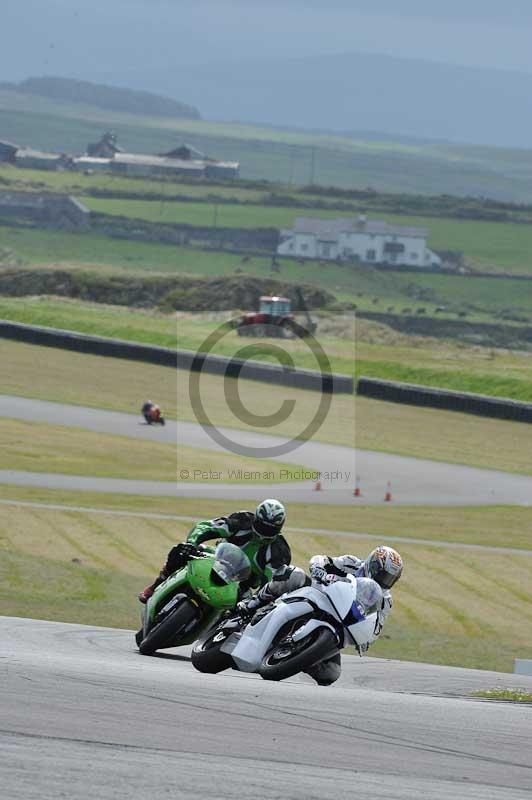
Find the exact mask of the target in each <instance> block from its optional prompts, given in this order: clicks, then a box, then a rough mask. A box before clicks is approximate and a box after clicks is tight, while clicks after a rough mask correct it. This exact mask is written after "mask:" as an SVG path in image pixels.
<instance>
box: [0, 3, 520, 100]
mask: <svg viewBox="0 0 532 800" xmlns="http://www.w3.org/2000/svg"><path fill="white" fill-rule="evenodd" d="M531 34H532V2H530V0H507V2H505V3H501V2H500V0H444V1H443V2H442V0H377V1H376V2H372V3H370V2H368V0H365V1H364V2H361V0H328V2H325V0H2V29H1V36H0V41H1V47H0V76H1V78H2V79H4V80H19V79H21V78H24V77H27V76H28V75H30V74H31V75H42V74H56V75H65V76H70V77H79V78H86V79H89V80H90V79H91V78H92V79H98V80H107V81H108V82H117V83H122V84H124V85H128V84H130V85H138V86H139V88H151V89H154V90H156V89H157V86H154V85H152V83H151V80H152V79H151V78H150V73H151V72H152V68H154V69H153V74H156V73H157V72H158V71H159V70H160V69H162V68H165V67H166V68H167V69H168V70H171V71H174V70H177V69H178V68H179V67H185V66H187V65H190V64H198V63H208V62H210V61H220V60H222V61H225V60H234V59H243V60H247V59H250V58H260V59H264V58H269V57H275V56H279V57H283V58H285V57H287V56H294V57H297V56H307V55H317V54H323V53H340V52H347V51H354V50H358V51H365V52H375V53H386V54H389V55H396V56H409V57H411V58H412V57H414V58H423V59H431V60H436V61H446V62H450V63H457V64H465V65H477V66H491V67H497V68H506V69H508V68H510V69H520V70H525V71H527V72H531V73H532V47H530V42H531ZM183 99H186V98H183Z"/></svg>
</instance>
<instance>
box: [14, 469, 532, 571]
mask: <svg viewBox="0 0 532 800" xmlns="http://www.w3.org/2000/svg"><path fill="white" fill-rule="evenodd" d="M0 499H3V500H8V499H9V500H13V502H14V503H17V502H33V503H43V504H58V505H60V506H75V507H78V506H81V507H83V508H95V509H104V510H105V509H108V510H114V511H120V512H133V513H140V514H143V513H148V514H166V515H171V516H173V515H176V516H183V517H185V518H186V519H187V520H194V519H205V518H207V519H208V518H211V517H217V516H220V514H226V513H229V512H230V511H232V510H234V509H235V508H252V507H253V505H254V501H252V500H249V499H248V500H233V501H230V502H229V501H226V502H224V501H222V500H216V499H207V498H202V499H201V500H199V499H196V498H187V497H175V498H174V497H149V496H141V495H137V496H135V495H120V494H102V493H99V492H72V491H66V490H60V489H46V488H37V487H35V488H34V487H24V486H10V485H6V484H4V485H1V484H0ZM255 499H256V502H257V503H258V502H259V501H260V500H262V499H263V498H262V497H260V496H258V495H257V497H256V498H255ZM287 517H288V523H287V529H286V530H287V533H288V536H289V538H290V539H292V538H293V537H297V536H299V535H300V531H299V530H298V531H297V532H296V531H295V530H294V529H296V528H297V529H307V530H308V529H314V530H316V529H317V530H318V531H319V530H324V531H330V533H331V535H330V537H329V538H328V539H327V540H328V541H332V543H333V544H334V542H335V541H336V535H335V534H336V532H338V531H341V532H351V531H352V532H353V535H357V536H360V535H362V536H363V535H364V534H368V535H371V536H372V537H379V539H382V540H384V539H386V540H387V541H396V540H397V539H398V538H399V539H405V538H407V539H414V540H423V541H424V540H428V541H430V542H431V543H434V544H435V545H437V544H438V543H439V542H448V543H455V544H466V545H480V546H488V547H499V548H516V549H522V550H532V507H530V508H529V507H525V508H523V507H518V506H474V507H470V508H468V507H463V506H458V507H444V506H394V505H393V504H391V505H386V506H363V505H361V506H359V505H356V506H355V503H353V507H350V506H343V505H338V506H334V505H321V504H320V505H311V504H308V503H287ZM329 546H332V545H329ZM420 546H422V545H420ZM462 557H464V558H465V557H469V556H467V554H465V555H463V556H462Z"/></svg>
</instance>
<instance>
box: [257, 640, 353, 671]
mask: <svg viewBox="0 0 532 800" xmlns="http://www.w3.org/2000/svg"><path fill="white" fill-rule="evenodd" d="M307 641H308V644H307V645H305V642H307ZM337 644H338V643H337V640H336V636H335V635H334V633H333V632H332V631H331V630H329V628H317V629H316V630H314V631H312V633H310V634H309V635H308V636H307V637H305V639H303V640H301V641H300V642H292V644H290V643H289V642H288V641H287V643H286V644H284V642H283V640H281V641H278V642H277V643H276V644H275V645H274V646H273V647H271V648H270V649H269V650H268V652H267V653H266V655H265V656H264V658H263V659H262V664H261V666H260V669H259V670H258V672H259V675H260V676H261V678H264V680H265V681H283V680H285V678H292V677H293V676H294V675H297V673H298V672H304V671H305V670H307V669H310V667H312V666H313V665H314V664H316V663H317V662H318V661H321V660H322V659H323V658H325V657H326V656H327V655H329V654H330V653H331V651H333V650H334V648H335V647H337ZM283 648H284V649H285V650H286V649H288V651H290V649H291V648H294V651H295V652H294V653H293V655H288V656H286V657H284V656H283V655H282V651H283Z"/></svg>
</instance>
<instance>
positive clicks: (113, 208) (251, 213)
mask: <svg viewBox="0 0 532 800" xmlns="http://www.w3.org/2000/svg"><path fill="white" fill-rule="evenodd" d="M84 202H85V203H86V205H87V206H88V207H89V208H90V209H92V210H93V211H99V212H101V213H105V214H112V215H118V216H124V217H131V218H133V219H146V220H149V221H151V222H165V223H172V222H174V223H177V222H178V223H185V224H188V225H199V226H212V225H214V224H216V225H218V226H219V227H232V228H291V227H292V225H293V223H294V220H295V218H296V217H300V216H315V217H322V218H324V219H328V218H334V217H340V216H353V214H352V212H344V213H342V212H339V211H330V210H324V209H320V210H312V209H308V208H275V207H266V206H243V205H231V204H230V203H223V204H219V205H218V204H214V203H213V204H212V205H209V204H207V203H179V202H168V203H166V202H164V203H163V202H155V201H148V200H100V199H96V198H85V200H84ZM379 218H380V219H384V220H386V221H387V222H390V223H393V224H396V225H401V224H402V225H405V224H408V225H413V226H418V227H424V228H427V230H428V232H429V236H428V245H429V247H431V248H433V249H435V250H459V251H462V252H463V253H464V254H465V257H466V263H467V264H468V266H470V267H471V268H473V269H478V270H483V271H484V270H486V271H498V272H502V271H506V272H509V273H511V272H517V273H525V272H532V227H531V226H529V225H516V224H513V223H493V222H473V221H469V220H468V221H460V220H447V219H435V218H434V217H423V216H418V217H415V216H409V217H408V218H405V217H404V216H399V215H394V214H379Z"/></svg>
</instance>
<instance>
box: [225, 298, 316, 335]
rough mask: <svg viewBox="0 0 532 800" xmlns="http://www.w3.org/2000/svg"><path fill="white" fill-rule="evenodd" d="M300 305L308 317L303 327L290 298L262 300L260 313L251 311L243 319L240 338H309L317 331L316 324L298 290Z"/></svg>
mask: <svg viewBox="0 0 532 800" xmlns="http://www.w3.org/2000/svg"><path fill="white" fill-rule="evenodd" d="M297 294H298V297H299V301H300V305H301V306H302V308H303V311H304V313H305V315H306V322H305V323H304V324H303V325H302V324H301V323H298V322H297V321H296V318H295V316H294V315H293V314H292V303H291V301H290V300H289V298H288V297H270V296H268V295H264V296H262V297H261V298H260V305H259V310H258V311H249V312H248V313H247V314H244V316H243V317H241V319H240V321H239V323H238V325H237V333H238V335H239V336H276V337H281V338H284V339H289V338H294V336H296V331H297V334H299V335H300V336H308V335H309V334H311V333H314V331H315V330H316V323H315V322H314V321H313V320H312V319H311V317H310V315H309V313H308V311H307V308H306V305H305V301H304V299H303V295H302V293H301V292H300V291H299V290H297Z"/></svg>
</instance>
